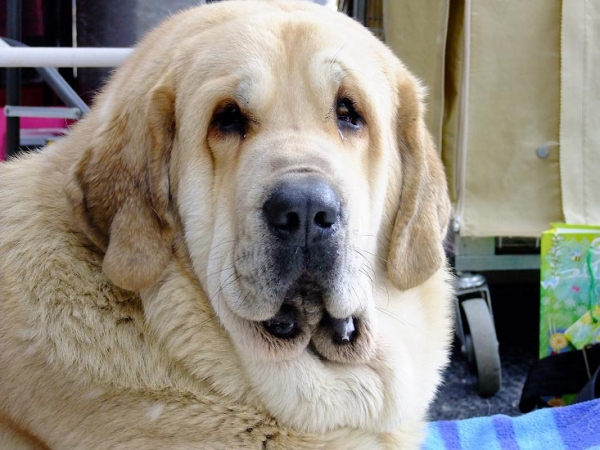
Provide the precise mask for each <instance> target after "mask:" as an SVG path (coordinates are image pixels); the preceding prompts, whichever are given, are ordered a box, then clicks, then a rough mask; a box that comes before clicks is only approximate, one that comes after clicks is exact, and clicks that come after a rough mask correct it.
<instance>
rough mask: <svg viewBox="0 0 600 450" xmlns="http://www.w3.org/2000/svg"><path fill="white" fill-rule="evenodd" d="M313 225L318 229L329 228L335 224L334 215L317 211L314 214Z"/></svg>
mask: <svg viewBox="0 0 600 450" xmlns="http://www.w3.org/2000/svg"><path fill="white" fill-rule="evenodd" d="M314 223H315V225H316V226H318V227H320V228H331V226H332V225H333V224H334V223H335V215H334V214H331V213H327V211H319V212H318V213H317V214H315V220H314Z"/></svg>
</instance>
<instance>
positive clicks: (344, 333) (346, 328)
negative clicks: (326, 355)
mask: <svg viewBox="0 0 600 450" xmlns="http://www.w3.org/2000/svg"><path fill="white" fill-rule="evenodd" d="M331 323H332V327H333V339H334V341H335V342H336V343H338V344H349V343H350V341H351V340H352V337H353V336H354V319H353V318H352V316H350V317H346V318H345V319H331Z"/></svg>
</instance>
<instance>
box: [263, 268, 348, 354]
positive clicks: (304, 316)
mask: <svg viewBox="0 0 600 450" xmlns="http://www.w3.org/2000/svg"><path fill="white" fill-rule="evenodd" d="M324 292H325V291H324V289H323V288H322V287H321V286H320V285H319V284H318V283H316V282H314V280H313V279H312V278H311V277H310V276H307V275H303V276H302V277H300V278H299V279H298V280H297V281H296V282H294V283H293V285H292V286H291V287H290V289H289V290H288V292H287V294H286V298H285V300H284V302H283V304H282V306H281V308H280V309H279V311H278V312H277V313H276V314H275V315H274V316H273V317H271V318H270V319H268V320H265V321H263V322H262V323H263V326H264V328H265V330H266V331H267V332H268V333H269V334H271V335H272V336H274V337H276V338H279V339H293V338H295V337H297V336H298V335H300V334H301V333H302V332H307V333H308V334H309V335H310V334H312V332H313V331H314V329H315V328H316V327H317V326H325V327H327V328H330V329H331V335H332V340H333V343H335V344H336V345H345V344H349V343H350V342H352V340H353V339H354V337H355V336H356V318H354V317H353V316H348V317H345V318H341V319H339V318H334V317H332V316H331V315H329V313H328V312H327V310H326V307H325V302H324V295H325V294H324Z"/></svg>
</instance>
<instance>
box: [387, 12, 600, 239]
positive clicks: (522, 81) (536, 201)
mask: <svg viewBox="0 0 600 450" xmlns="http://www.w3.org/2000/svg"><path fill="white" fill-rule="evenodd" d="M599 10H600V2H599V1H598V0H570V1H569V2H561V1H560V0H529V1H527V2H521V1H517V0H461V1H457V0H451V1H450V2H433V1H423V2H418V3H416V2H411V1H410V0H387V2H386V7H385V10H384V11H385V14H387V17H386V18H385V26H386V29H385V35H386V40H387V43H388V45H390V47H391V48H392V49H393V50H394V51H395V52H396V53H397V54H398V56H399V57H400V58H401V59H402V60H403V61H404V62H405V63H406V65H407V66H408V67H409V69H411V70H412V71H413V72H415V73H416V74H417V76H419V77H421V78H422V79H423V80H424V81H425V82H426V83H427V84H429V85H430V98H429V103H430V107H429V115H430V116H429V122H428V123H429V125H430V130H431V131H432V133H433V134H434V137H435V140H436V142H438V144H440V143H441V153H442V158H443V160H444V164H445V166H446V171H447V174H448V179H449V187H450V192H451V196H452V200H453V203H454V215H455V221H456V223H457V224H458V225H459V226H460V234H461V235H462V236H472V237H486V236H531V237H539V236H540V234H541V232H542V231H544V230H546V229H547V228H548V226H549V224H550V222H561V221H564V220H565V219H566V220H567V221H568V222H569V223H600V189H599V188H600V184H599V183H600V177H598V176H595V175H594V174H598V173H600V162H599V161H598V160H599V159H600V108H598V105H600V78H599V77H594V76H593V74H594V73H596V74H597V73H598V69H600V56H599V55H600V53H599V50H598V47H597V46H595V45H593V44H592V43H593V42H600V39H599V38H600V19H599V18H600V12H599ZM444 19H446V22H445V23H444ZM582 25H583V26H582ZM561 42H562V43H561ZM561 60H562V64H561ZM436 124H441V126H436ZM559 142H560V144H561V145H560V146H559ZM540 156H544V157H540ZM563 206H564V212H563Z"/></svg>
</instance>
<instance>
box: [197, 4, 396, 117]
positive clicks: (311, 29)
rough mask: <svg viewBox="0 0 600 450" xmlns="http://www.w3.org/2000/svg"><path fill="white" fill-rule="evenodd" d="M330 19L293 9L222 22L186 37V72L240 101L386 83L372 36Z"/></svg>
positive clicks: (256, 101)
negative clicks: (188, 65)
mask: <svg viewBox="0 0 600 450" xmlns="http://www.w3.org/2000/svg"><path fill="white" fill-rule="evenodd" d="M331 19H332V16H331V15H328V17H327V18H322V19H319V18H315V17H314V16H312V15H310V16H309V15H306V14H304V13H295V14H294V15H292V14H283V15H264V16H260V17H255V18H249V19H246V20H235V21H231V22H228V23H225V24H222V25H220V26H218V27H216V28H214V29H212V30H208V32H206V33H203V34H202V35H200V36H198V37H197V38H196V39H190V41H189V42H188V43H187V52H188V59H189V60H191V61H189V62H190V63H191V65H192V66H193V69H192V70H191V71H190V72H188V74H189V75H188V76H192V77H198V78H202V79H203V80H215V82H214V84H215V85H214V87H213V88H212V89H213V92H214V91H222V92H221V93H222V94H224V95H225V94H226V95H227V96H229V97H232V99H234V100H236V101H238V102H239V103H240V104H241V105H243V104H253V105H256V104H269V103H270V102H272V101H275V99H273V98H270V97H269V96H271V95H275V94H277V95H278V96H280V97H281V96H282V95H283V96H285V94H288V95H291V96H300V97H304V98H305V97H306V96H307V95H308V96H310V95H311V93H312V94H313V95H316V96H319V95H323V94H325V93H329V92H330V91H331V90H332V89H333V90H335V89H338V88H339V87H340V86H341V85H343V84H345V85H349V86H354V87H356V88H358V89H361V90H369V87H370V86H374V85H378V86H379V87H381V85H382V84H384V83H385V84H387V83H388V82H389V80H388V79H387V77H386V74H385V72H384V71H383V70H382V64H381V61H380V60H378V58H381V55H380V54H379V52H378V51H377V50H378V48H377V46H378V45H381V44H380V43H376V42H375V41H376V38H374V37H373V36H371V35H370V34H369V33H368V32H367V31H366V30H363V29H360V28H358V27H357V26H356V25H355V24H353V23H344V22H345V21H344V20H342V21H341V23H338V21H334V23H331V22H328V20H331ZM348 20H350V19H348ZM217 80H218V81H217Z"/></svg>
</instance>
